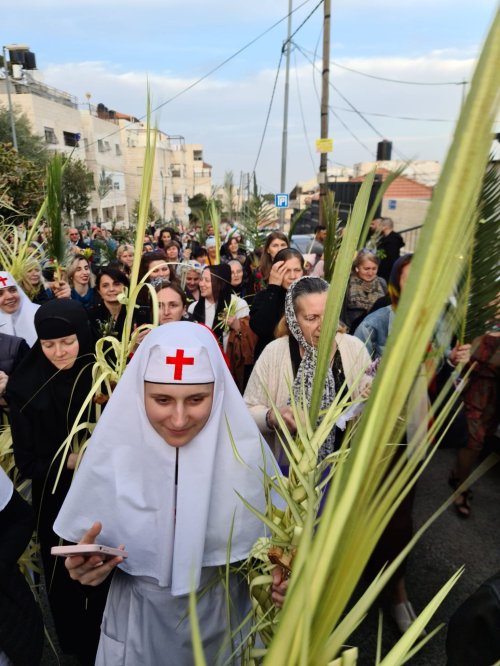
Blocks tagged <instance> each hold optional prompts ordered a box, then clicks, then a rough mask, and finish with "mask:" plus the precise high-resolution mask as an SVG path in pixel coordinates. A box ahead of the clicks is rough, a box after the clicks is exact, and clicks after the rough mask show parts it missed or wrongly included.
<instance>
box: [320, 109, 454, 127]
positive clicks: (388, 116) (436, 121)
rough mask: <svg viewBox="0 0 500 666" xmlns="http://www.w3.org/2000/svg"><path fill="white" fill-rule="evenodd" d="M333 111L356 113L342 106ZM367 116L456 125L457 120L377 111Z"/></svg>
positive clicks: (367, 112)
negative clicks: (397, 114) (396, 114)
mask: <svg viewBox="0 0 500 666" xmlns="http://www.w3.org/2000/svg"><path fill="white" fill-rule="evenodd" d="M332 109H337V111H346V112H347V113H354V111H353V110H352V109H346V108H345V107H342V106H332ZM361 113H363V114H364V115H365V116H377V117H379V118H391V119H392V120H412V121H417V122H426V123H454V122H456V120H451V119H449V118H417V117H416V116H393V115H391V114H389V113H378V112H376V111H361Z"/></svg>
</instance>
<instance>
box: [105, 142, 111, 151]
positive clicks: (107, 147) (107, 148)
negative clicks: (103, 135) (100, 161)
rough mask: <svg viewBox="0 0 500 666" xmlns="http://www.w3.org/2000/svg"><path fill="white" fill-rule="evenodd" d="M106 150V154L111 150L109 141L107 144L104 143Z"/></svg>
mask: <svg viewBox="0 0 500 666" xmlns="http://www.w3.org/2000/svg"><path fill="white" fill-rule="evenodd" d="M104 150H106V152H107V151H108V150H111V146H110V145H109V141H105V142H104Z"/></svg>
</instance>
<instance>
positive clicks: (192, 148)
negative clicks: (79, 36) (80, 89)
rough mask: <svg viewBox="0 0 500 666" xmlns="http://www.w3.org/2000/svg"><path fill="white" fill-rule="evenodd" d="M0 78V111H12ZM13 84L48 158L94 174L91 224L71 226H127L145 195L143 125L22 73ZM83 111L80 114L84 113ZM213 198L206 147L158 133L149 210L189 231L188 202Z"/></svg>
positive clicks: (13, 98)
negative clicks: (74, 162)
mask: <svg viewBox="0 0 500 666" xmlns="http://www.w3.org/2000/svg"><path fill="white" fill-rule="evenodd" d="M3 74H4V77H3V79H2V78H0V105H2V106H4V107H5V108H8V95H7V83H6V78H5V75H6V70H5V69H4V70H3ZM14 74H15V76H10V77H9V83H10V94H11V101H12V105H13V108H14V109H15V110H16V111H19V112H22V113H24V114H25V115H26V116H27V118H28V120H29V121H30V123H31V126H32V131H33V132H34V133H35V134H38V135H39V136H42V137H43V138H44V139H45V143H46V145H47V148H48V149H49V150H52V151H54V152H59V153H63V154H65V155H68V156H69V155H72V157H74V158H77V159H80V160H82V161H84V162H85V163H86V165H87V168H88V169H89V170H90V171H91V172H92V174H93V184H94V187H93V190H92V192H91V202H90V205H89V208H88V211H87V216H86V218H87V219H86V220H83V219H82V220H72V222H74V223H77V222H80V223H84V222H87V223H89V224H105V226H108V227H109V226H111V225H113V224H117V225H124V226H128V225H129V224H130V223H131V222H133V221H134V220H133V212H134V207H135V205H136V202H137V199H138V198H139V195H140V191H141V182H142V173H143V165H144V154H145V146H146V124H145V123H143V122H140V121H139V120H138V119H137V118H134V117H132V116H127V115H126V114H123V113H119V112H115V111H112V110H109V109H108V108H107V107H106V106H104V104H98V105H97V107H95V106H93V105H91V104H90V103H87V104H82V105H79V103H78V100H77V99H76V98H75V97H74V96H72V95H70V94H69V93H66V92H64V91H61V90H56V89H55V88H51V87H50V86H47V85H45V84H44V83H43V82H41V81H40V80H39V79H40V75H39V73H38V72H37V71H36V70H35V71H29V72H28V71H23V70H22V68H20V69H19V68H17V69H16V71H15V72H14ZM80 107H81V108H80ZM211 192H212V167H211V165H210V164H207V163H206V162H205V161H204V156H203V146H202V145H201V144H187V143H186V142H185V139H184V137H181V136H171V135H168V134H166V133H164V132H162V131H160V130H156V149H155V164H154V171H153V183H152V190H151V202H152V204H153V206H154V208H155V210H156V211H157V216H158V218H159V219H160V220H162V221H164V222H167V221H175V222H176V223H177V224H181V225H187V222H188V215H189V207H188V200H189V198H190V197H192V196H194V195H195V194H198V193H200V194H204V195H205V196H206V197H207V198H209V197H210V196H211Z"/></svg>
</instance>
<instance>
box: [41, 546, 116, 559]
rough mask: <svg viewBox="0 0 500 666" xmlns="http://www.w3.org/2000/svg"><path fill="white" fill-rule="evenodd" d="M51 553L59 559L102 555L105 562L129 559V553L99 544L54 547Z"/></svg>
mask: <svg viewBox="0 0 500 666" xmlns="http://www.w3.org/2000/svg"><path fill="white" fill-rule="evenodd" d="M50 553H51V555H56V556H58V557H75V555H81V556H82V557H90V556H91V555H102V556H103V558H104V559H105V560H109V559H111V558H112V557H123V558H124V559H125V558H127V557H128V553H127V552H126V551H124V550H121V549H120V548H110V546H103V545H101V544H99V543H78V544H76V546H53V547H52V548H51V549H50Z"/></svg>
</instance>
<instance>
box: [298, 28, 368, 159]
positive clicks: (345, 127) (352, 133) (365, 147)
mask: <svg viewBox="0 0 500 666" xmlns="http://www.w3.org/2000/svg"><path fill="white" fill-rule="evenodd" d="M320 37H321V35H320ZM294 45H295V46H296V47H297V48H298V49H299V51H300V52H301V53H302V55H303V56H304V57H305V58H306V59H307V60H308V61H309V62H311V61H310V60H309V58H308V57H307V56H306V54H305V53H304V52H303V51H302V49H301V48H300V46H298V44H296V43H295V42H294ZM318 45H319V38H318V41H317V43H316V51H315V54H316V53H317V49H318ZM314 62H316V59H314V61H313V63H311V64H312V65H313V73H312V74H313V87H314V92H315V94H316V99H317V101H318V104H319V105H320V106H321V99H320V95H319V91H318V85H317V83H316V71H319V70H318V68H317V67H316V66H315V65H314ZM328 108H329V110H330V112H331V113H332V115H334V116H335V118H337V120H338V121H339V123H340V124H341V125H342V126H343V127H344V129H345V130H346V131H347V132H349V134H350V135H351V136H352V138H353V139H354V140H355V141H356V142H357V143H359V145H360V146H361V147H362V148H364V149H365V150H367V151H368V152H369V153H370V156H371V157H373V156H374V155H375V153H374V151H373V150H371V149H370V148H368V146H367V145H366V144H365V143H363V141H361V139H359V138H358V137H357V136H356V134H354V132H353V131H352V130H351V129H350V127H348V126H347V125H346V123H345V122H344V121H343V120H342V118H341V117H340V116H339V115H338V114H337V113H335V111H333V110H332V107H331V106H329V107H328Z"/></svg>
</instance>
